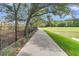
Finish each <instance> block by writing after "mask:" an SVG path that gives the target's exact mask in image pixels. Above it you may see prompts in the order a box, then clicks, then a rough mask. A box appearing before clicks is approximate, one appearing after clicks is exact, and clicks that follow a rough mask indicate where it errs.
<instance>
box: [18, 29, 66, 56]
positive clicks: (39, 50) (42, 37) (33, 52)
mask: <svg viewBox="0 0 79 59" xmlns="http://www.w3.org/2000/svg"><path fill="white" fill-rule="evenodd" d="M17 56H67V54H66V53H65V52H64V51H63V50H62V49H61V48H60V47H59V46H58V45H57V44H56V43H55V42H54V41H53V40H52V39H51V38H50V37H49V36H48V35H47V34H46V33H45V32H44V31H43V30H41V29H39V30H38V31H37V32H36V33H35V34H34V35H33V37H32V38H31V39H30V40H29V42H28V43H27V44H25V46H24V47H23V48H22V49H21V51H20V52H19V54H18V55H17Z"/></svg>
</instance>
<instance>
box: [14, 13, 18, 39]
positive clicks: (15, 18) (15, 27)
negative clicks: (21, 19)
mask: <svg viewBox="0 0 79 59" xmlns="http://www.w3.org/2000/svg"><path fill="white" fill-rule="evenodd" d="M17 24H18V23H17V13H15V41H17Z"/></svg>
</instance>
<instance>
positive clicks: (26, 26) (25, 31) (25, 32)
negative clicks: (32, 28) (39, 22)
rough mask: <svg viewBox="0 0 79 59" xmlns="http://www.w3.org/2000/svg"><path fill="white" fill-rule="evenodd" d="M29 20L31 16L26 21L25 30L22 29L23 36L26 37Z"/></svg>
mask: <svg viewBox="0 0 79 59" xmlns="http://www.w3.org/2000/svg"><path fill="white" fill-rule="evenodd" d="M30 18H31V15H30V16H29V17H28V19H27V21H26V24H25V29H24V36H26V35H27V33H28V25H29V22H30Z"/></svg>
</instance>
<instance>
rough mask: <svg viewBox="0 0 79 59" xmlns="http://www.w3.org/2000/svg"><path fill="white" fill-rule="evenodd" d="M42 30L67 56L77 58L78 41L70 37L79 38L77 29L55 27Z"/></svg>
mask: <svg viewBox="0 0 79 59" xmlns="http://www.w3.org/2000/svg"><path fill="white" fill-rule="evenodd" d="M43 29H44V31H45V32H46V33H47V34H48V35H49V36H50V37H51V38H52V39H53V40H54V41H55V42H56V43H57V44H58V45H59V46H60V47H61V48H62V49H63V50H64V51H65V52H66V53H67V54H68V55H69V56H79V41H76V40H73V39H72V37H78V36H79V28H77V27H71V28H70V27H64V28H62V27H59V28H58V27H55V28H43ZM72 33H73V34H72Z"/></svg>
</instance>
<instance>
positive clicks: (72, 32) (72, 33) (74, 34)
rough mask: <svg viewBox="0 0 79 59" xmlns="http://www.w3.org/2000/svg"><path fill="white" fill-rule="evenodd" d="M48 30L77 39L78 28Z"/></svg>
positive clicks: (78, 36)
mask: <svg viewBox="0 0 79 59" xmlns="http://www.w3.org/2000/svg"><path fill="white" fill-rule="evenodd" d="M49 30H52V31H53V32H55V33H57V34H61V35H63V36H66V37H69V38H79V27H54V28H53V27H52V28H50V29H49Z"/></svg>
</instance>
